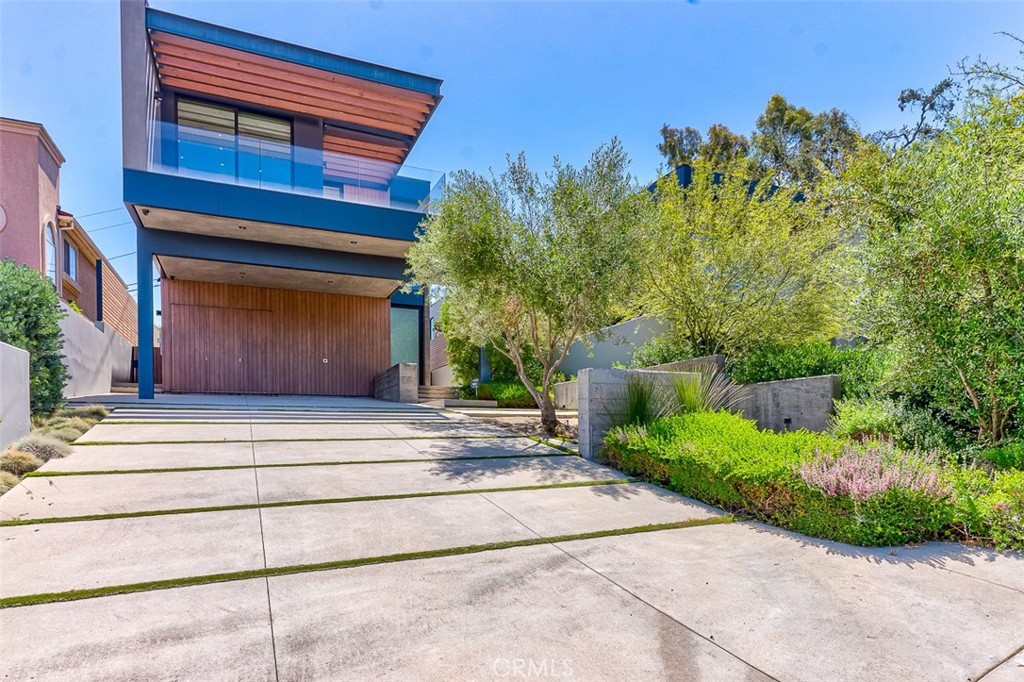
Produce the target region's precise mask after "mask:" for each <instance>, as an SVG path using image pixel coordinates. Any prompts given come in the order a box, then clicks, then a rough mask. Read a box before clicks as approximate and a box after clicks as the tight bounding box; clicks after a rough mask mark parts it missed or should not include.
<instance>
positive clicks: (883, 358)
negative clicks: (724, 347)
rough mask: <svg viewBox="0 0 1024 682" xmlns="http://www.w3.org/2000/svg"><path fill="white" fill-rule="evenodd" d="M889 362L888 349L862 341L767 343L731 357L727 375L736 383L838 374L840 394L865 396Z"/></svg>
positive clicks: (875, 386) (877, 384)
mask: <svg viewBox="0 0 1024 682" xmlns="http://www.w3.org/2000/svg"><path fill="white" fill-rule="evenodd" d="M891 364H892V357H891V354H890V353H889V351H887V350H886V349H885V348H882V347H878V346H869V345H867V344H861V345H858V346H853V347H846V348H839V347H836V346H833V345H832V344H831V343H829V342H828V341H816V342H813V343H805V344H799V345H792V346H778V345H766V346H759V347H757V348H754V349H753V350H752V351H751V352H750V353H748V354H747V355H746V356H744V357H742V358H738V359H731V360H730V364H729V375H730V376H731V377H732V379H733V381H735V382H736V383H738V384H755V383H759V382H762V381H779V380H781V379H799V378H801V377H813V376H820V375H822V374H838V375H839V376H840V377H842V380H843V397H845V398H851V397H859V396H868V395H872V394H873V393H875V392H876V391H877V390H878V388H879V387H880V386H881V385H882V382H883V381H884V379H885V377H886V374H887V373H888V371H889V368H890V366H891Z"/></svg>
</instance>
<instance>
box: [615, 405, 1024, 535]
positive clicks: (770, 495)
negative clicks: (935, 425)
mask: <svg viewBox="0 0 1024 682" xmlns="http://www.w3.org/2000/svg"><path fill="white" fill-rule="evenodd" d="M603 452H604V455H605V457H606V458H607V460H608V463H609V464H610V465H611V466H613V467H615V468H617V469H619V470H620V471H623V472H624V473H627V474H629V475H632V476H637V477H639V478H643V479H645V480H648V481H651V482H653V483H657V484H658V485H662V486H665V487H667V488H669V489H671V490H674V491H676V492H679V493H681V494H683V495H686V496H688V497H692V498H694V499H697V500H700V501H702V502H706V503H709V504H713V505H716V506H719V507H722V508H723V509H726V510H729V511H732V512H735V513H738V514H744V515H748V516H750V517H752V518H756V519H760V520H762V521H766V522H768V523H771V524H774V525H778V526H781V527H783V528H788V529H790V530H794V531H797V532H800V533H804V534H807V535H812V536H815V537H820V538H825V539H829V540H837V541H841V542H849V543H852V544H858V545H867V546H884V545H895V544H904V543H910V542H922V541H926V540H957V541H964V542H972V543H978V544H987V545H993V546H995V547H997V548H999V549H1024V471H1021V470H1019V469H1013V468H1009V469H997V468H995V467H994V466H984V465H983V464H980V463H979V461H978V460H973V461H972V462H971V463H969V464H966V465H965V464H963V463H960V462H958V461H957V459H956V458H955V457H954V456H952V455H946V454H941V453H940V452H939V451H921V450H914V449H902V448H900V447H898V446H896V445H894V444H892V443H891V442H889V441H885V440H877V439H868V440H865V441H863V442H857V441H854V440H851V439H848V438H842V437H838V436H835V435H831V434H813V433H809V432H806V431H795V432H789V433H773V432H767V431H759V430H758V429H757V427H756V426H755V424H754V423H753V422H752V421H750V420H747V419H744V418H742V417H741V416H738V415H734V414H729V413H727V412H724V411H722V412H692V413H687V414H682V415H677V416H672V417H667V418H663V419H658V420H655V421H653V422H652V423H650V424H648V425H646V426H642V425H633V426H620V427H617V428H615V429H613V430H612V431H611V432H610V433H609V434H608V436H607V438H606V439H605V448H604V451H603Z"/></svg>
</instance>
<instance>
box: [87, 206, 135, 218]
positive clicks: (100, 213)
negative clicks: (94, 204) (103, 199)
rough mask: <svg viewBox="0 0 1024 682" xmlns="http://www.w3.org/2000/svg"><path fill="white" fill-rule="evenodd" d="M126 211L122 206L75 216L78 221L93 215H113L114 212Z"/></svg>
mask: <svg viewBox="0 0 1024 682" xmlns="http://www.w3.org/2000/svg"><path fill="white" fill-rule="evenodd" d="M123 210H126V209H125V207H124V206H118V207H117V208H108V209H107V210H106V211H96V212H95V213H86V214H85V215H79V216H75V217H76V218H78V219H79V220H81V219H82V218H91V217H92V216H94V215H103V214H104V213H113V212H114V211H123Z"/></svg>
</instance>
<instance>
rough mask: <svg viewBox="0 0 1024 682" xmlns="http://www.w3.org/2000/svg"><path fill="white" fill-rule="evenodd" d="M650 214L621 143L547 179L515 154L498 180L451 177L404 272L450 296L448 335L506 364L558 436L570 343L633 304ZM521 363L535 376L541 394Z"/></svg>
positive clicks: (557, 163) (467, 175)
mask: <svg viewBox="0 0 1024 682" xmlns="http://www.w3.org/2000/svg"><path fill="white" fill-rule="evenodd" d="M651 204H652V202H651V197H650V195H649V194H648V193H647V192H643V191H641V190H639V189H638V187H637V186H636V184H635V182H634V181H633V179H632V178H631V176H630V175H629V173H628V158H627V156H626V153H625V151H624V150H623V149H622V145H621V143H620V142H619V141H618V140H613V141H612V142H611V143H610V144H608V145H603V146H601V147H599V148H598V149H597V150H596V151H595V152H594V153H593V154H592V155H591V157H590V159H589V160H588V162H587V164H586V165H585V166H583V167H582V168H576V167H574V166H571V165H568V164H563V163H561V162H560V161H559V160H558V159H557V158H556V159H555V163H554V168H553V169H552V170H551V171H550V172H549V173H547V174H546V175H544V176H541V175H539V174H537V173H535V172H533V171H531V170H530V169H529V167H528V166H527V163H526V158H525V155H523V154H520V155H519V157H518V158H514V159H513V158H509V159H508V167H507V169H506V170H505V172H503V173H502V174H501V175H500V176H497V177H495V176H492V177H490V178H488V177H484V176H481V175H478V174H476V173H472V172H468V171H459V172H457V173H455V174H454V175H453V176H452V179H451V182H450V184H449V186H448V188H447V193H446V196H445V198H444V199H442V200H441V201H440V202H439V203H438V205H437V207H436V210H435V211H434V212H432V213H431V215H430V216H428V217H427V219H426V220H425V221H424V223H423V227H422V229H421V234H420V239H419V241H418V242H417V243H416V244H414V245H413V247H412V249H411V250H410V253H409V263H410V271H411V273H412V275H413V279H414V280H415V281H416V282H418V283H422V284H428V283H429V284H440V285H443V286H445V287H446V290H447V292H448V294H447V303H448V314H449V316H450V322H451V324H452V326H453V328H455V329H458V333H459V334H460V335H461V336H462V337H463V338H465V339H467V340H469V341H471V342H472V343H473V344H475V345H477V346H483V345H485V344H491V345H492V346H493V347H494V348H495V349H497V350H498V351H499V352H501V353H503V354H505V355H506V356H507V357H508V358H509V360H511V361H512V363H513V364H514V365H515V367H516V372H517V375H518V377H519V379H520V381H522V382H523V385H524V386H526V388H527V390H529V391H530V393H531V395H533V398H534V400H535V401H536V402H537V405H538V406H539V407H540V408H541V421H542V423H543V425H544V427H545V428H546V429H547V430H549V431H553V430H554V429H555V428H557V426H558V420H557V418H556V416H555V408H554V403H553V402H552V399H551V384H552V383H553V380H554V378H555V373H556V372H557V370H558V367H559V366H560V365H561V363H562V361H563V360H564V359H565V355H566V353H567V352H568V350H569V347H570V346H571V345H572V343H573V342H575V341H577V340H581V339H582V338H584V337H585V336H586V335H587V334H590V333H593V332H597V331H598V330H600V329H601V328H602V327H604V326H606V325H607V324H609V323H610V322H613V321H614V319H613V314H612V312H611V311H612V309H613V308H614V307H615V305H616V304H617V303H618V302H619V301H620V300H622V299H626V298H628V297H629V296H630V294H631V287H633V286H635V283H636V281H637V280H638V278H637V273H638V271H639V268H640V262H641V260H642V253H641V247H642V245H643V244H644V241H645V240H644V237H645V233H646V229H647V227H648V225H649V223H650V222H651V215H652V210H651ZM528 353H532V354H533V356H534V357H535V358H536V359H537V361H539V362H540V364H541V368H542V372H541V376H540V381H539V383H540V388H538V387H537V386H535V385H534V382H533V379H532V378H531V377H530V376H529V372H528V366H527V360H526V357H527V354H528Z"/></svg>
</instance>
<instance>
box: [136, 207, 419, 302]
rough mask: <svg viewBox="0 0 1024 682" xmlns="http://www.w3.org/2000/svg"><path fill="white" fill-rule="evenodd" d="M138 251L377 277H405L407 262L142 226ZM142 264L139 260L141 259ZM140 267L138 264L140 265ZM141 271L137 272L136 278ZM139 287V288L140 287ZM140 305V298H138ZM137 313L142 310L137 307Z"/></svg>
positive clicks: (382, 257)
mask: <svg viewBox="0 0 1024 682" xmlns="http://www.w3.org/2000/svg"><path fill="white" fill-rule="evenodd" d="M136 234H137V236H138V242H139V245H140V253H141V249H142V247H143V245H145V248H146V250H147V251H148V252H149V253H150V254H155V255H157V256H177V257H179V258H196V259H201V260H213V261H221V262H225V263H239V264H243V265H265V266H269V267H275V268H289V269H292V270H312V271H315V272H327V273H332V274H338V275H358V276H360V277H376V278H379V279H392V280H404V279H405V268H406V263H405V260H404V259H402V258H388V257H386V256H370V255H365V254H359V253H345V252H342V251H329V250H326V249H311V248H306V247H302V246H294V245H290V244H271V243H269V242H257V241H251V240H247V239H227V238H225V237H210V236H207V235H201V234H192V233H189V232H171V231H169V230H154V229H149V228H144V227H139V228H137V229H136ZM140 263H141V261H140ZM140 268H141V265H140ZM142 276H143V273H142V272H141V270H140V272H139V277H140V279H139V281H140V282H141V281H143V280H142V279H141V277H142ZM140 289H141V287H140ZM140 306H141V299H140ZM139 314H140V315H141V314H142V313H141V310H140V313H139Z"/></svg>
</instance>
